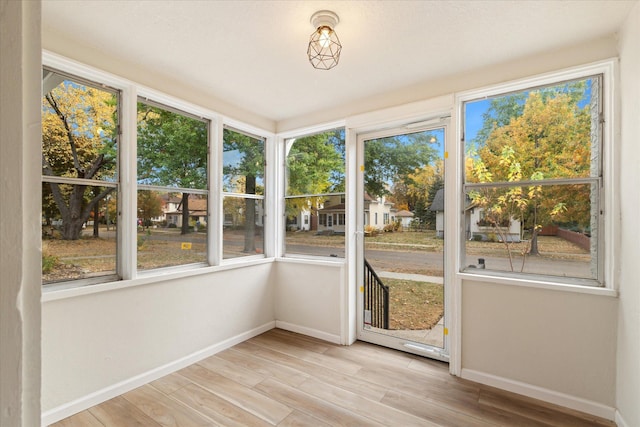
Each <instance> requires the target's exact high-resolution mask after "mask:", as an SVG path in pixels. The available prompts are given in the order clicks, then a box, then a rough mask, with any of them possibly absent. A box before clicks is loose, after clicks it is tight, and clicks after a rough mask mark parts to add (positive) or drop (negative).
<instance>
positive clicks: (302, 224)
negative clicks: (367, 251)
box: [285, 128, 346, 257]
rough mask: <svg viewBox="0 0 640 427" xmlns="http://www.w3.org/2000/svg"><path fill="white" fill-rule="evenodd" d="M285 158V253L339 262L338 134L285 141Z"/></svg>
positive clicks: (341, 177) (341, 172) (341, 170)
mask: <svg viewBox="0 0 640 427" xmlns="http://www.w3.org/2000/svg"><path fill="white" fill-rule="evenodd" d="M285 156H286V172H285V173H286V182H285V185H286V190H285V214H286V217H287V221H286V223H287V224H289V225H288V226H287V229H286V236H285V252H286V253H287V254H293V253H295V254H299V255H313V256H333V257H336V256H337V257H344V233H345V212H346V205H345V197H344V195H345V143H344V129H342V128H341V129H334V130H329V131H324V132H321V133H317V134H313V135H307V136H304V137H300V138H291V139H287V140H285ZM303 217H304V218H305V220H304V221H302V220H299V221H298V220H297V218H303ZM294 218H296V220H295V221H293V219H294ZM307 218H309V219H307ZM298 224H299V225H298Z"/></svg>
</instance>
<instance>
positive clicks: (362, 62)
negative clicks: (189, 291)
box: [42, 0, 637, 122]
mask: <svg viewBox="0 0 640 427" xmlns="http://www.w3.org/2000/svg"><path fill="white" fill-rule="evenodd" d="M636 1H637V0H633V1H613V0H608V1H597V0H586V1H508V0H504V1H477V0H476V1H462V0H460V1H190V0H182V1H129V0H127V1H106V0H103V1H100V0H93V1H69V0H44V1H43V11H42V13H43V19H42V21H43V37H47V35H48V34H56V35H61V36H64V37H66V38H69V39H74V38H75V39H80V40H81V42H82V43H83V44H84V45H86V46H88V47H90V48H92V49H96V50H97V51H99V52H102V53H104V54H105V55H106V56H108V57H113V58H117V59H118V60H119V61H121V62H123V63H131V64H136V65H138V66H142V67H144V68H146V69H149V70H153V72H154V73H157V74H160V75H166V77H168V78H170V79H172V80H175V79H176V78H178V79H180V80H181V81H183V82H185V83H186V84H189V85H192V86H194V87H196V88H198V90H200V91H202V93H204V94H206V95H208V96H211V97H214V98H216V99H221V100H224V102H226V103H228V104H231V105H235V106H237V107H240V108H242V109H243V110H246V111H248V112H251V113H253V114H257V115H259V116H262V117H264V118H267V119H269V120H273V121H275V122H278V121H281V120H286V119H291V118H295V117H299V116H303V115H308V114H311V113H314V112H316V111H322V110H327V109H330V108H333V107H335V106H337V105H343V104H347V103H350V102H356V101H358V100H361V99H364V98H366V97H370V96H374V95H377V94H381V93H386V92H389V91H392V90H395V89H399V88H405V87H407V86H411V85H414V84H417V83H422V82H426V81H429V80H433V79H436V78H440V77H443V76H445V75H447V74H455V73H461V72H465V71H468V70H470V69H474V68H478V67H483V66H489V65H492V64H497V63H501V62H505V61H508V60H513V59H517V58H520V57H526V56H529V55H533V54H536V53H539V52H544V51H550V50H553V49H558V48H562V47H566V46H570V45H574V44H577V43H580V42H583V41H587V40H591V39H596V38H599V37H604V36H607V35H611V34H614V33H615V32H616V31H617V29H618V28H619V27H620V25H621V24H622V22H623V21H624V19H625V18H626V16H627V14H628V12H629V11H630V10H631V8H632V6H633V4H634V3H635V2H636ZM320 9H330V10H333V11H334V12H336V13H337V14H338V15H339V17H340V23H339V24H338V26H337V27H336V32H337V34H338V36H339V38H340V41H341V43H342V45H343V50H342V57H341V58H340V63H339V64H338V66H337V67H336V68H334V69H332V70H329V71H324V70H316V69H314V68H313V67H311V65H310V64H309V63H308V60H307V58H306V48H307V46H306V44H307V41H308V37H309V35H310V34H311V32H312V31H313V30H314V29H313V28H312V26H311V24H310V23H309V19H310V17H311V15H312V14H313V13H314V12H316V11H317V10H320Z"/></svg>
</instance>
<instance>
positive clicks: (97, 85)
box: [40, 63, 123, 290]
mask: <svg viewBox="0 0 640 427" xmlns="http://www.w3.org/2000/svg"><path fill="white" fill-rule="evenodd" d="M42 69H43V70H44V69H47V70H48V71H51V72H53V73H56V74H58V75H61V76H64V77H65V78H67V79H69V80H71V81H73V82H74V83H80V84H86V85H87V86H89V87H92V88H94V89H98V90H103V91H105V92H110V93H113V95H114V96H115V97H116V99H117V106H116V111H117V113H118V123H116V132H117V133H118V136H117V140H118V148H117V154H116V178H117V179H116V181H104V180H100V179H84V178H71V177H64V176H58V175H54V176H49V175H45V174H44V173H43V174H41V179H40V182H41V185H44V184H47V183H58V184H64V185H79V184H85V185H87V186H91V187H110V188H115V195H116V202H117V211H120V203H121V202H120V198H121V193H122V192H121V185H120V182H121V179H122V178H121V173H120V167H121V163H122V162H121V154H120V151H121V150H120V148H121V146H122V135H121V134H120V131H119V129H120V128H121V126H122V125H121V122H122V114H121V112H120V110H121V105H122V102H123V101H122V98H123V94H122V90H121V89H119V88H117V87H112V86H110V85H107V84H105V83H104V82H102V81H97V80H94V79H92V78H88V77H85V76H82V75H78V74H75V73H72V72H68V71H66V70H64V69H59V68H57V67H53V66H49V65H47V64H45V63H43V64H42ZM43 96H44V95H43ZM41 114H42V113H41ZM40 151H41V152H42V148H41V149H40ZM94 221H95V219H94ZM121 237H122V236H121V231H120V227H117V228H116V262H115V264H116V266H115V267H116V271H115V273H113V274H104V275H99V276H96V277H91V278H78V279H70V280H65V281H60V282H52V283H43V284H42V288H43V290H48V289H61V288H62V289H65V288H68V287H76V286H87V285H93V284H98V283H105V282H112V281H117V280H120V278H121V277H122V267H121V258H122V255H121V251H122V249H121V248H120V240H121Z"/></svg>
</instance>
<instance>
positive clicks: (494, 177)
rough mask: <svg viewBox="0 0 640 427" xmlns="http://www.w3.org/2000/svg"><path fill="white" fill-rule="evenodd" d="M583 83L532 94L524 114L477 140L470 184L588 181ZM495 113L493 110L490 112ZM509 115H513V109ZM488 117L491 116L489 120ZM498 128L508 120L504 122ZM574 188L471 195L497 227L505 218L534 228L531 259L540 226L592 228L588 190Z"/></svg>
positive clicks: (510, 189) (514, 188) (587, 128)
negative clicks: (567, 222)
mask: <svg viewBox="0 0 640 427" xmlns="http://www.w3.org/2000/svg"><path fill="white" fill-rule="evenodd" d="M584 95H585V84H584V82H579V83H574V84H568V85H562V86H556V87H552V88H545V89H544V90H540V91H531V92H529V93H528V95H527V97H526V101H525V103H524V105H522V108H521V110H522V112H521V114H520V115H519V116H517V117H510V118H509V121H508V123H507V124H503V125H502V126H499V127H497V126H496V125H495V123H497V122H496V121H495V120H494V119H495V118H493V119H492V120H494V121H493V122H492V123H493V124H491V125H490V126H489V125H487V123H485V127H486V128H489V127H491V129H492V130H491V132H489V133H488V135H487V136H486V137H485V136H484V135H480V136H479V138H478V139H477V140H476V141H475V142H476V144H477V145H476V146H477V151H476V152H474V151H473V150H470V152H469V157H470V158H472V159H473V160H472V163H473V165H472V167H471V172H472V173H471V175H470V178H471V179H470V181H476V182H518V181H521V180H530V181H536V180H543V179H553V178H575V177H587V176H589V173H590V168H591V135H590V131H591V116H590V108H589V106H588V105H586V106H584V107H581V106H580V103H581V101H582V100H583V98H584ZM492 108H493V107H492ZM510 111H511V110H510ZM486 117H493V116H492V115H490V114H489V115H486ZM499 122H500V123H505V122H506V118H505V117H501V118H500V120H499ZM575 189H576V188H575V186H570V185H559V186H542V185H529V186H526V187H519V186H509V187H506V189H505V188H503V189H488V190H486V191H484V192H475V194H473V195H472V196H473V197H474V200H475V202H476V203H477V204H479V205H481V206H483V207H484V208H485V209H486V210H487V212H488V214H489V216H490V217H492V218H493V221H494V222H495V223H499V222H500V221H504V217H505V215H507V216H508V215H518V216H519V217H520V218H521V220H522V222H523V224H525V227H526V228H529V229H531V233H532V236H531V247H530V249H529V254H532V255H535V254H538V249H537V237H538V232H539V230H540V229H541V227H542V226H544V225H546V224H549V223H551V222H552V221H556V222H557V221H562V220H566V219H571V220H575V221H578V222H579V223H581V224H589V221H590V201H589V192H588V191H582V192H580V191H578V192H576V191H575Z"/></svg>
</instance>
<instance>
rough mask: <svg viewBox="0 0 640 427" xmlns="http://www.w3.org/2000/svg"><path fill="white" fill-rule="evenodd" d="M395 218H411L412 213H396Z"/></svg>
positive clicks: (404, 211) (406, 211)
mask: <svg viewBox="0 0 640 427" xmlns="http://www.w3.org/2000/svg"><path fill="white" fill-rule="evenodd" d="M396 216H400V217H405V218H413V212H409V211H408V210H405V209H403V210H401V211H398V212H396Z"/></svg>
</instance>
